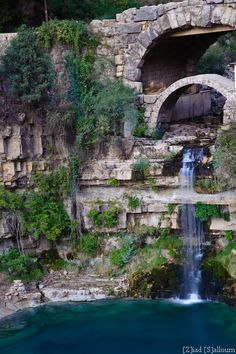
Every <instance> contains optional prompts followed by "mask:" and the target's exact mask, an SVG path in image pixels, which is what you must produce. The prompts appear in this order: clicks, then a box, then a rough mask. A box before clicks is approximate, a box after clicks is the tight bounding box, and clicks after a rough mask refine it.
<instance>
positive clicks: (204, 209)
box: [195, 202, 229, 221]
mask: <svg viewBox="0 0 236 354" xmlns="http://www.w3.org/2000/svg"><path fill="white" fill-rule="evenodd" d="M195 215H196V217H197V218H198V219H200V220H201V221H207V220H209V219H210V218H212V217H214V218H220V217H222V218H223V219H224V220H226V221H229V213H228V212H222V210H221V207H220V206H219V205H215V204H203V203H201V202H198V203H197V204H196V207H195Z"/></svg>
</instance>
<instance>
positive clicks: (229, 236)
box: [224, 230, 234, 241]
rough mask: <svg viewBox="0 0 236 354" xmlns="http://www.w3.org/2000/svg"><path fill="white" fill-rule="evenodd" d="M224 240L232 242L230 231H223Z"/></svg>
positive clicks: (232, 235) (232, 236)
mask: <svg viewBox="0 0 236 354" xmlns="http://www.w3.org/2000/svg"><path fill="white" fill-rule="evenodd" d="M224 238H225V239H226V240H227V241H232V240H233V238H234V234H233V231H231V230H226V231H224Z"/></svg>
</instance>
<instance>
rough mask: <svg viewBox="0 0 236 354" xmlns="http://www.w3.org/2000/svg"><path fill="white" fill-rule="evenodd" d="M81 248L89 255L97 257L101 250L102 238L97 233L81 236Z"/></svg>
mask: <svg viewBox="0 0 236 354" xmlns="http://www.w3.org/2000/svg"><path fill="white" fill-rule="evenodd" d="M80 249H81V251H82V252H83V253H85V254H86V255H87V256H89V257H95V256H96V255H97V254H98V252H99V250H100V240H99V236H98V235H97V234H84V235H82V236H81V237H80Z"/></svg>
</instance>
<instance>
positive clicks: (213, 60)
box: [198, 42, 225, 75]
mask: <svg viewBox="0 0 236 354" xmlns="http://www.w3.org/2000/svg"><path fill="white" fill-rule="evenodd" d="M224 71H225V58H224V52H223V50H222V48H221V47H220V45H219V43H218V42H216V43H215V44H213V45H212V46H211V47H210V48H209V49H208V50H207V51H206V53H205V54H204V55H203V56H202V57H201V59H200V60H199V63H198V72H199V73H200V74H209V73H214V74H219V75H223V74H224Z"/></svg>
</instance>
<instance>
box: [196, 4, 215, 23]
mask: <svg viewBox="0 0 236 354" xmlns="http://www.w3.org/2000/svg"><path fill="white" fill-rule="evenodd" d="M211 13H212V8H211V6H207V5H206V6H203V8H202V12H201V16H200V17H199V20H198V25H199V27H206V26H209V25H210V24H211Z"/></svg>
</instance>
